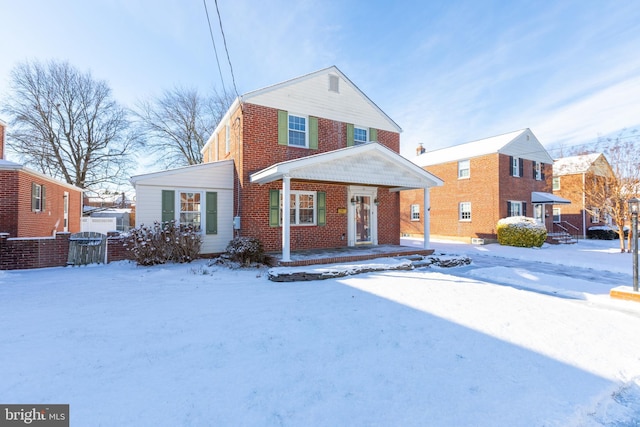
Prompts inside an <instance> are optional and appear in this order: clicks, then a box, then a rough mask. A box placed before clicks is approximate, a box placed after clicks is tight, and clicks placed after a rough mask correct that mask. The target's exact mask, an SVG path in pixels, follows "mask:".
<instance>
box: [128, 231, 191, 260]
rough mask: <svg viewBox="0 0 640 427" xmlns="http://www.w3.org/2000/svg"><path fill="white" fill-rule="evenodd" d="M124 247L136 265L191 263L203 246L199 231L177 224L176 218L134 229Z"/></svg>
mask: <svg viewBox="0 0 640 427" xmlns="http://www.w3.org/2000/svg"><path fill="white" fill-rule="evenodd" d="M125 246H126V248H127V250H128V251H129V254H130V255H131V258H132V259H133V260H134V261H135V262H136V263H137V264H138V265H155V264H165V263H167V262H180V263H183V262H191V261H193V260H194V259H196V258H197V257H198V254H199V253H200V247H201V246H202V237H201V234H200V233H199V232H197V231H195V230H194V229H193V228H191V227H183V228H181V227H179V226H177V225H176V222H175V221H168V222H166V223H164V224H161V223H159V222H158V221H155V222H154V223H153V226H150V227H149V226H145V225H144V224H142V225H141V226H140V227H137V228H133V229H131V231H130V232H129V235H128V236H127V238H126V243H125Z"/></svg>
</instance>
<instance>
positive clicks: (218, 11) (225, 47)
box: [215, 0, 240, 98]
mask: <svg viewBox="0 0 640 427" xmlns="http://www.w3.org/2000/svg"><path fill="white" fill-rule="evenodd" d="M215 4H216V12H217V13H218V22H219V23H220V32H221V33H222V41H223V42H224V50H225V51H226V52H227V61H228V62H229V69H230V70H231V80H232V82H233V90H234V91H235V93H236V96H237V97H238V98H239V97H240V94H238V88H237V87H236V78H235V76H234V74H233V66H232V65H231V58H229V49H228V48H227V38H226V37H225V36H224V30H223V29H222V18H221V17H220V9H218V0H215Z"/></svg>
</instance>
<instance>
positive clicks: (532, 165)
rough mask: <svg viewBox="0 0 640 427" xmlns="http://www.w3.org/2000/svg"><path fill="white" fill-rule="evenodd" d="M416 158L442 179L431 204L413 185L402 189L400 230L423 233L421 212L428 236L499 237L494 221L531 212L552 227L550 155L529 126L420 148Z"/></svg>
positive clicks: (553, 200) (408, 233)
mask: <svg viewBox="0 0 640 427" xmlns="http://www.w3.org/2000/svg"><path fill="white" fill-rule="evenodd" d="M417 154H418V155H417V157H416V158H415V159H414V160H413V161H414V163H416V164H417V165H419V166H421V167H423V168H424V169H425V170H427V171H428V172H431V173H432V174H434V175H436V176H438V177H440V178H441V179H443V180H444V185H443V186H442V187H437V188H433V189H432V190H431V205H430V206H427V208H426V209H425V205H424V203H423V202H422V199H421V197H420V195H419V194H417V193H416V192H415V191H406V192H402V194H401V196H400V200H401V202H400V206H401V213H400V219H401V232H402V235H404V236H421V235H422V229H423V227H424V224H423V221H424V220H423V218H424V216H425V215H424V214H425V213H430V214H431V236H432V237H439V238H446V239H454V240H461V241H466V242H469V241H473V240H472V239H485V240H488V241H495V240H496V239H497V234H496V224H497V222H498V220H499V219H501V218H505V217H508V216H521V215H522V216H529V217H534V218H536V219H537V220H538V221H539V222H541V223H544V224H545V225H546V226H547V230H551V228H552V222H551V220H552V218H551V213H552V212H551V211H552V206H553V204H557V203H568V201H567V200H564V199H561V198H559V197H556V196H554V195H553V194H551V193H550V192H549V191H550V190H551V184H550V182H551V180H550V175H551V173H552V164H553V159H552V158H551V157H550V156H549V154H548V153H547V151H546V150H545V148H544V147H543V146H542V144H541V143H540V142H539V141H538V139H537V138H536V137H535V135H534V134H533V132H531V130H529V129H523V130H519V131H515V132H511V133H507V134H503V135H498V136H494V137H491V138H487V139H482V140H479V141H473V142H469V143H466V144H461V145H456V146H453V147H448V148H443V149H440V150H434V151H430V152H423V149H422V148H419V150H418V152H417Z"/></svg>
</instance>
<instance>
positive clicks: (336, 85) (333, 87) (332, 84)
mask: <svg viewBox="0 0 640 427" xmlns="http://www.w3.org/2000/svg"><path fill="white" fill-rule="evenodd" d="M329 90H330V91H331V92H340V78H339V77H338V76H335V75H333V74H330V75H329Z"/></svg>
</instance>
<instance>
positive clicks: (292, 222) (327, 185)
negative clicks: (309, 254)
mask: <svg viewBox="0 0 640 427" xmlns="http://www.w3.org/2000/svg"><path fill="white" fill-rule="evenodd" d="M400 132H401V129H400V127H399V126H398V125H397V124H396V123H395V122H394V121H393V120H392V119H391V118H389V116H387V115H386V114H385V113H384V112H383V111H382V110H380V108H379V107H378V106H377V105H376V104H375V103H373V102H372V101H371V100H370V99H369V98H368V97H367V96H366V95H365V94H364V93H362V92H361V91H360V90H359V89H358V88H357V87H356V86H355V85H354V84H353V83H352V82H351V81H350V80H349V79H348V78H347V77H346V76H345V75H344V74H343V73H342V72H341V71H340V70H338V68H336V67H330V68H326V69H323V70H320V71H317V72H314V73H311V74H308V75H305V76H302V77H298V78H295V79H292V80H289V81H286V82H283V83H280V84H277V85H274V86H269V87H267V88H264V89H261V90H257V91H253V92H249V93H247V94H245V95H242V96H240V97H239V98H238V99H236V101H235V102H234V103H233V104H232V106H231V107H230V108H229V110H228V112H227V113H226V115H225V116H224V118H223V119H222V121H221V122H220V123H219V125H218V126H217V128H216V129H215V131H214V132H213V134H212V136H211V137H210V138H209V140H208V142H207V143H206V145H205V146H204V148H203V150H202V153H203V156H204V162H205V163H207V164H208V163H219V162H222V161H225V160H232V161H233V171H232V174H233V200H232V204H229V203H224V204H221V203H220V202H218V204H217V211H218V214H222V213H224V214H225V215H226V212H227V210H229V212H232V213H233V215H232V216H233V221H232V222H233V224H231V223H227V222H226V221H225V222H221V221H217V224H218V230H220V229H221V227H232V226H233V230H234V235H235V236H251V237H256V238H258V239H260V241H261V242H262V243H263V245H264V247H265V249H266V250H267V251H282V260H283V261H288V260H289V258H290V251H291V250H297V249H313V248H335V247H344V246H359V245H377V244H399V243H400V219H399V216H398V213H399V208H400V197H399V192H400V190H403V189H406V188H413V189H421V190H420V193H421V194H423V197H426V196H425V195H427V196H428V189H429V188H430V187H433V186H438V185H441V184H442V181H441V180H440V179H438V178H437V177H435V176H433V175H432V174H431V173H429V172H426V171H424V170H423V169H421V168H420V167H418V166H416V165H415V164H413V163H412V162H410V161H409V160H407V159H405V158H404V157H402V156H400V155H399V149H400ZM187 170H188V171H189V173H191V171H193V169H187ZM185 173H186V172H185ZM161 190H162V189H155V190H154V192H153V193H152V194H149V195H148V196H149V197H148V199H149V200H151V199H153V200H154V203H156V205H158V206H159V203H160V202H159V200H160V198H161ZM192 190H193V193H194V197H198V198H199V200H204V197H206V196H205V193H207V192H209V193H211V192H213V191H209V190H208V189H207V188H203V187H198V188H193V187H192ZM185 191H186V190H185ZM195 193H198V194H199V195H198V196H195ZM137 203H138V209H137V216H136V223H141V222H142V221H144V220H146V221H148V220H150V219H151V215H147V216H146V217H145V218H146V219H143V218H142V216H138V215H140V213H141V212H145V211H146V208H145V207H143V206H142V205H143V201H142V199H141V198H140V197H138V199H137ZM169 205H172V204H171V201H170V200H169V201H168V202H167V207H169ZM204 205H205V203H203V204H201V205H199V206H200V208H199V209H200V213H201V214H200V216H192V218H197V219H198V221H200V219H201V218H205V217H206V214H204V211H203V209H205V208H204ZM172 206H174V207H175V212H174V214H173V215H174V217H175V218H176V219H179V218H180V215H179V213H178V211H179V210H180V209H181V206H180V205H179V204H178V203H177V202H174V203H173V205H172ZM156 210H157V211H158V212H157V213H156V216H158V215H159V209H156ZM282 212H288V214H286V215H282ZM211 215H212V214H211ZM211 219H212V220H213V216H211ZM204 222H206V218H205V221H204ZM199 224H201V223H199ZM427 230H428V229H427ZM218 232H220V231H218ZM427 235H428V232H427ZM427 243H428V240H426V241H425V245H426V244H427ZM223 249H224V248H223Z"/></svg>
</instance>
